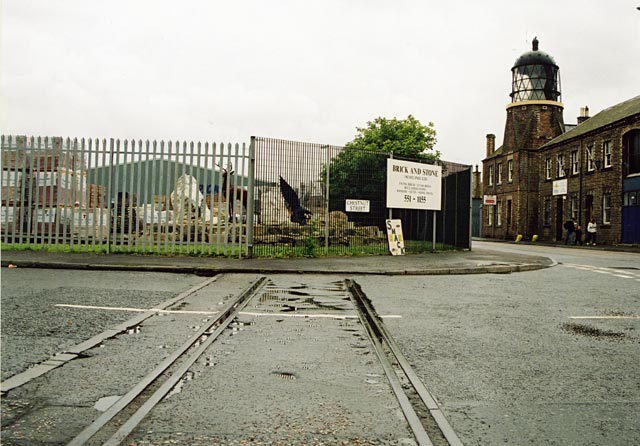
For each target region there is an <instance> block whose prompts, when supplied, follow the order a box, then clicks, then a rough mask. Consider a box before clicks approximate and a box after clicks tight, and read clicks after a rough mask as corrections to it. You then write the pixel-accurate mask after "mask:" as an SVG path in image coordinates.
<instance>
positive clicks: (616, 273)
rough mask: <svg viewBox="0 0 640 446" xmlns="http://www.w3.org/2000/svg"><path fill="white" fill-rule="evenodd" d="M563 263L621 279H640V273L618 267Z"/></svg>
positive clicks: (570, 266)
mask: <svg viewBox="0 0 640 446" xmlns="http://www.w3.org/2000/svg"><path fill="white" fill-rule="evenodd" d="M563 265H564V266H566V267H569V268H574V269H579V270H582V271H589V272H592V273H598V274H609V275H610V276H613V277H619V278H621V279H634V280H638V281H640V278H639V277H640V274H638V273H633V272H629V271H622V270H620V269H617V268H604V267H600V266H592V265H580V264H573V263H564V264H563Z"/></svg>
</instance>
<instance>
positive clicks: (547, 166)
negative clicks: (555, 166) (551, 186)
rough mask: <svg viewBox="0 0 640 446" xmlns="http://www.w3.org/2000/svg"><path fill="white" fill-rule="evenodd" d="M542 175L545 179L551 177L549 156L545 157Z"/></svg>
mask: <svg viewBox="0 0 640 446" xmlns="http://www.w3.org/2000/svg"><path fill="white" fill-rule="evenodd" d="M544 177H545V178H546V179H547V180H550V179H551V158H549V157H547V159H546V163H545V167H544Z"/></svg>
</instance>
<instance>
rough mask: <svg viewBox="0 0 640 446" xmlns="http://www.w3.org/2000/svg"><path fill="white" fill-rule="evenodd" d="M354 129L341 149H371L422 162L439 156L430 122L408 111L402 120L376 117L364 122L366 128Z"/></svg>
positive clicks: (434, 132)
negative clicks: (354, 135)
mask: <svg viewBox="0 0 640 446" xmlns="http://www.w3.org/2000/svg"><path fill="white" fill-rule="evenodd" d="M357 130H358V134H357V135H356V137H355V139H354V140H353V141H350V142H348V143H347V144H346V145H345V151H349V150H352V149H358V150H371V151H378V152H384V153H389V154H390V153H393V155H394V156H395V157H403V158H413V159H417V160H420V161H426V162H436V161H438V160H439V159H440V152H438V151H437V150H434V149H433V148H434V146H435V144H436V142H437V140H436V130H435V129H434V128H433V122H430V123H428V124H427V125H423V124H421V123H420V121H418V120H417V119H416V118H414V117H413V116H411V115H409V116H408V117H407V119H404V120H398V119H396V118H393V119H386V118H376V119H375V120H374V121H369V122H367V127H366V128H358V129H357Z"/></svg>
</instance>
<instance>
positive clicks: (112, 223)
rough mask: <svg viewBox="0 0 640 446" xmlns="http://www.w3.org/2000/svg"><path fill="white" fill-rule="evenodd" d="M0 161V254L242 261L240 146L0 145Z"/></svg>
mask: <svg viewBox="0 0 640 446" xmlns="http://www.w3.org/2000/svg"><path fill="white" fill-rule="evenodd" d="M1 152H2V166H1V175H2V207H1V209H0V217H1V219H0V221H1V225H0V236H1V238H2V243H3V244H5V245H8V246H16V247H18V246H19V247H30V248H35V249H51V250H70V251H95V252H132V253H166V254H203V255H234V256H235V255H237V256H239V257H242V256H246V255H247V252H248V247H249V239H248V237H247V224H246V222H247V219H248V210H249V209H250V207H249V202H248V199H249V184H250V183H251V178H250V173H251V172H252V170H251V168H250V159H251V156H250V147H248V146H247V145H245V144H242V145H240V144H222V143H221V144H216V143H211V144H210V143H204V144H203V143H200V142H198V143H194V142H189V143H187V142H173V141H169V142H164V141H160V142H157V141H153V142H150V141H144V142H143V141H140V140H114V139H110V140H106V139H102V140H100V139H87V140H85V139H80V140H78V139H69V138H67V139H62V138H57V137H56V138H34V137H31V138H27V137H24V136H17V137H13V136H2V141H1Z"/></svg>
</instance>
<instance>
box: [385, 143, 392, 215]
mask: <svg viewBox="0 0 640 446" xmlns="http://www.w3.org/2000/svg"><path fill="white" fill-rule="evenodd" d="M389 159H393V152H391V153H390V154H389ZM385 169H386V166H385ZM386 177H387V176H386V175H385V178H386ZM387 181H388V179H387ZM385 205H386V203H385ZM389 220H393V209H392V208H389Z"/></svg>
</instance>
